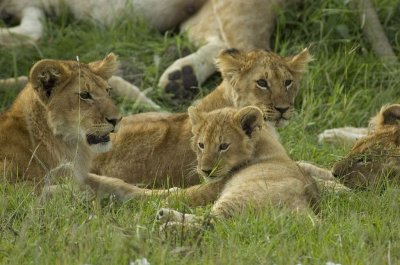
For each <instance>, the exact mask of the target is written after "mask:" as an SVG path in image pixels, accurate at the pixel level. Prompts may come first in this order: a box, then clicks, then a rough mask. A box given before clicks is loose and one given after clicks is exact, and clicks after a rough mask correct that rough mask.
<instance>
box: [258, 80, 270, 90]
mask: <svg viewBox="0 0 400 265" xmlns="http://www.w3.org/2000/svg"><path fill="white" fill-rule="evenodd" d="M256 83H257V87H258V88H260V89H262V90H265V89H267V88H270V85H269V83H268V81H267V80H265V79H259V80H257V81H256Z"/></svg>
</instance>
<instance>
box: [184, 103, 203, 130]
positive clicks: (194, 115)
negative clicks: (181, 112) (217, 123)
mask: <svg viewBox="0 0 400 265" xmlns="http://www.w3.org/2000/svg"><path fill="white" fill-rule="evenodd" d="M188 114H189V119H190V122H191V123H192V128H193V127H195V126H196V125H197V124H199V123H201V122H203V121H204V115H203V112H202V111H200V110H198V109H197V108H196V107H193V106H191V107H189V108H188Z"/></svg>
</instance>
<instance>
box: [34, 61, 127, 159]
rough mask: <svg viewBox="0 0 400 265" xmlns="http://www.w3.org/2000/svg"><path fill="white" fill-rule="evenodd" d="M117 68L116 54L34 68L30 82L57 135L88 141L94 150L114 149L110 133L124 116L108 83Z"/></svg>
mask: <svg viewBox="0 0 400 265" xmlns="http://www.w3.org/2000/svg"><path fill="white" fill-rule="evenodd" d="M116 67H117V61H116V56H115V55H114V54H109V55H108V56H107V57H105V58H104V59H103V60H102V61H97V62H92V63H89V64H84V63H79V62H76V61H55V60H41V61H39V62H37V63H36V64H35V65H34V66H33V67H32V69H31V72H30V76H29V81H30V83H31V85H32V87H33V89H34V90H35V91H36V92H37V95H38V97H39V100H40V101H41V102H42V103H43V105H44V106H45V109H46V111H47V122H48V125H49V127H50V128H51V130H52V131H53V134H54V135H55V136H57V137H61V138H62V139H63V141H65V142H77V141H78V142H83V143H84V144H88V145H89V146H90V147H91V149H92V150H93V151H94V152H103V151H107V150H109V149H110V148H111V142H110V136H109V135H110V133H111V132H113V131H114V130H115V129H116V126H117V124H118V122H119V121H120V119H121V118H120V115H119V112H118V109H117V107H116V106H115V105H114V103H113V102H112V100H111V98H110V90H111V88H110V86H109V85H108V83H107V80H108V79H109V78H110V77H111V76H112V74H113V72H114V71H115V69H116Z"/></svg>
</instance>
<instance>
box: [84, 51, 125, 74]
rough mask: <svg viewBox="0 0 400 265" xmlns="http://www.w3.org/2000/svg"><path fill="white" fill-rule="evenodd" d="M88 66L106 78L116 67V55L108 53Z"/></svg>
mask: <svg viewBox="0 0 400 265" xmlns="http://www.w3.org/2000/svg"><path fill="white" fill-rule="evenodd" d="M89 68H90V70H91V71H92V72H93V73H95V74H96V75H98V76H100V77H102V78H103V79H105V80H108V79H110V78H111V76H113V74H114V73H115V71H116V70H117V68H118V56H117V55H115V54H114V53H110V54H108V55H107V56H106V57H105V58H104V59H103V60H101V61H96V62H91V63H89Z"/></svg>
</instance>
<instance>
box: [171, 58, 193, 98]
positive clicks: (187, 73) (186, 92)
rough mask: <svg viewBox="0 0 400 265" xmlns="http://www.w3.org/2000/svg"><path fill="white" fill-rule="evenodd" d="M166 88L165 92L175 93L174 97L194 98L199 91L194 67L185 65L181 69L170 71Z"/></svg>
mask: <svg viewBox="0 0 400 265" xmlns="http://www.w3.org/2000/svg"><path fill="white" fill-rule="evenodd" d="M164 89H165V92H167V93H170V94H172V95H173V97H172V98H173V99H189V100H191V99H193V98H194V97H195V96H196V95H197V94H198V92H199V88H198V82H197V78H196V75H195V74H194V71H193V67H192V66H190V65H185V66H183V67H182V68H181V69H178V70H175V71H173V72H171V73H169V74H168V81H167V82H166V85H165V86H164Z"/></svg>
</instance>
